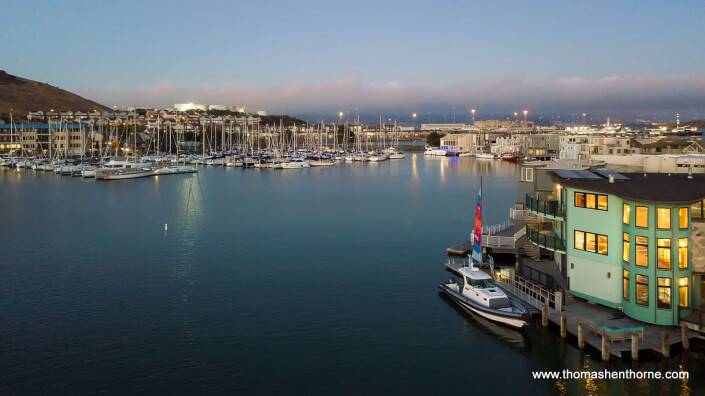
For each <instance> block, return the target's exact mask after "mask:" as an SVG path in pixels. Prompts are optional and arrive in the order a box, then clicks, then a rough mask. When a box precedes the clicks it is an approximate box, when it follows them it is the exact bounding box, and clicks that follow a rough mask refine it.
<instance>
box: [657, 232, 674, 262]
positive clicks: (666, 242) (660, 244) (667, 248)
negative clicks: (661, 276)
mask: <svg viewBox="0 0 705 396" xmlns="http://www.w3.org/2000/svg"><path fill="white" fill-rule="evenodd" d="M656 245H657V250H658V252H657V255H656V256H657V257H658V261H657V263H656V266H657V267H658V269H671V240H670V239H667V238H659V239H657V240H656Z"/></svg>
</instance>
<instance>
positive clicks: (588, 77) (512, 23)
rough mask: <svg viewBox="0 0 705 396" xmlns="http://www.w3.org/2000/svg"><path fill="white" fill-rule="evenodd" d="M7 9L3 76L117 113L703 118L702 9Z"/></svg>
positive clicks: (0, 2) (231, 4)
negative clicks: (199, 109) (129, 109)
mask: <svg viewBox="0 0 705 396" xmlns="http://www.w3.org/2000/svg"><path fill="white" fill-rule="evenodd" d="M0 6H1V9H2V14H1V15H2V23H0V69H4V70H6V71H7V72H8V73H10V74H14V75H18V76H21V77H25V78H29V79H33V80H38V81H42V82H47V83H50V84H52V85H55V86H58V87H60V88H63V89H67V90H69V91H72V92H75V93H78V94H79V95H82V96H85V97H87V98H90V99H93V100H96V101H98V102H100V103H102V104H105V105H107V106H111V107H112V106H118V107H120V106H159V107H170V106H173V104H174V103H188V102H196V103H205V104H228V105H235V106H245V107H246V109H247V110H248V111H256V110H267V111H269V112H270V113H271V114H283V113H286V114H292V115H297V114H315V115H322V116H326V115H328V116H329V117H330V115H331V114H335V115H337V114H338V112H339V111H343V112H344V113H345V114H346V117H347V115H348V114H354V113H363V114H384V115H385V116H386V115H392V114H393V115H395V116H399V117H400V118H404V117H406V118H409V117H410V114H411V113H414V112H415V113H418V114H419V115H420V116H421V115H426V114H428V113H431V114H432V115H433V117H434V119H438V117H440V116H441V115H442V116H443V117H444V118H443V119H444V120H446V121H448V118H449V117H451V114H452V113H453V110H452V109H453V108H454V107H455V114H456V116H457V121H458V122H465V121H467V119H468V118H469V116H470V112H469V109H471V108H476V109H477V113H476V117H480V118H484V119H487V118H501V117H506V116H512V114H513V112H515V111H519V112H520V113H521V111H522V110H524V109H528V110H529V111H530V112H531V115H532V116H533V115H538V114H542V115H546V116H547V117H548V116H550V115H554V116H555V115H557V114H562V115H563V116H564V118H565V117H570V114H573V118H575V117H576V116H575V115H576V114H581V113H583V112H586V113H588V114H589V116H594V117H603V116H606V115H610V114H611V115H616V116H623V117H641V118H647V119H651V118H654V117H657V118H659V119H667V120H670V118H675V113H676V112H679V113H680V114H681V118H686V119H687V118H705V46H704V44H705V20H704V19H703V17H704V16H705V2H700V1H645V0H641V1H634V0H623V1H600V0H593V1H569V0H563V1H502V0H499V1H413V0H407V1H383V0H378V1H365V0H361V1H306V0H299V1H279V0H270V1H267V2H264V1H208V0H204V1H190V2H182V1H176V0H175V1H148V0H146V1H129V0H128V1H78V0H76V1H55V2H48V1H27V0H22V1H15V0H0ZM512 117H513V116H512Z"/></svg>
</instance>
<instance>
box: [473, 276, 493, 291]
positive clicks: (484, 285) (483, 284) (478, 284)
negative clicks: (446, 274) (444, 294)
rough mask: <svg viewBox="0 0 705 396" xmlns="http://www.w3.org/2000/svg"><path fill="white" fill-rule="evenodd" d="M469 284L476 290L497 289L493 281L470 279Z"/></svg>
mask: <svg viewBox="0 0 705 396" xmlns="http://www.w3.org/2000/svg"><path fill="white" fill-rule="evenodd" d="M467 281H468V283H470V285H471V286H472V287H474V288H475V289H489V288H492V287H497V285H496V284H495V283H494V281H493V280H492V279H470V278H468V280H467Z"/></svg>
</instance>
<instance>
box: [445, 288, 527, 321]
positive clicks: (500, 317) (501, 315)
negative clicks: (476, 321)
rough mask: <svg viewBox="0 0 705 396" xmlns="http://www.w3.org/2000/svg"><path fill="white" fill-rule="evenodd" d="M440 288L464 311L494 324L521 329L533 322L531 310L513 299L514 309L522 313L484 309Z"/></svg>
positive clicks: (457, 294)
mask: <svg viewBox="0 0 705 396" xmlns="http://www.w3.org/2000/svg"><path fill="white" fill-rule="evenodd" d="M438 288H439V289H440V290H441V292H442V293H444V294H445V295H447V296H448V297H450V299H451V300H453V302H455V303H456V304H458V305H459V306H460V307H461V308H463V309H464V310H466V311H469V312H472V313H475V314H477V315H480V316H482V317H483V318H485V319H488V320H491V321H493V322H496V323H501V324H504V325H507V326H511V327H516V328H521V327H524V326H525V325H526V324H528V323H529V321H530V320H531V315H530V314H529V310H528V309H526V307H524V306H523V305H521V304H520V303H518V302H516V301H514V300H512V299H509V301H510V305H511V306H512V309H513V310H514V309H519V310H520V312H506V311H501V310H498V309H492V308H488V307H484V306H481V305H479V304H477V303H476V302H474V301H472V300H470V299H469V298H467V297H465V296H463V295H462V294H460V293H458V292H457V291H455V290H453V289H451V288H450V287H448V286H446V285H443V284H441V285H438Z"/></svg>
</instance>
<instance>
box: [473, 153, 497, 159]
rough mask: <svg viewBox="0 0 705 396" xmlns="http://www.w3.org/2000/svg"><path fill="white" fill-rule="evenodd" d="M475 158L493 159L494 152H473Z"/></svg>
mask: <svg viewBox="0 0 705 396" xmlns="http://www.w3.org/2000/svg"><path fill="white" fill-rule="evenodd" d="M475 158H477V159H495V156H494V154H490V153H475Z"/></svg>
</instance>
